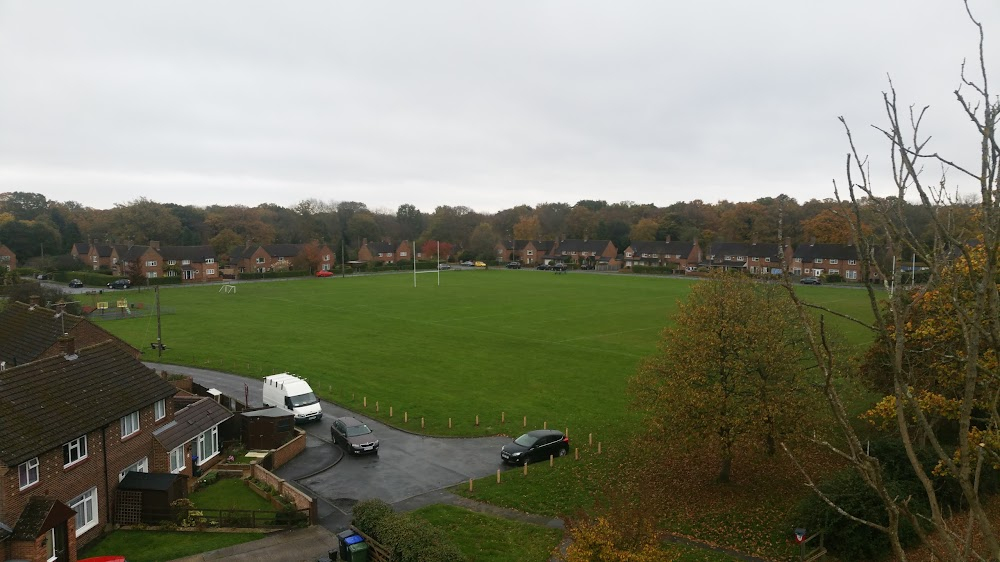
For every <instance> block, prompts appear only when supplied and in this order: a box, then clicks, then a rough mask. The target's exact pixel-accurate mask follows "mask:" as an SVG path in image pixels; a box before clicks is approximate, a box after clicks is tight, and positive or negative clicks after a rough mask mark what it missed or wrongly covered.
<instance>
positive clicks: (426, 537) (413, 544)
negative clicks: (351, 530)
mask: <svg viewBox="0 0 1000 562" xmlns="http://www.w3.org/2000/svg"><path fill="white" fill-rule="evenodd" d="M376 532H377V533H378V536H379V538H377V539H376V540H377V541H378V542H380V543H382V546H384V547H385V548H386V549H388V550H389V552H390V553H391V556H392V559H393V560H396V561H398V562H420V561H423V560H434V561H435V562H461V561H464V560H465V555H463V554H462V552H461V551H460V550H459V549H458V548H457V547H455V546H454V545H453V544H451V543H450V542H449V541H448V538H447V536H445V534H444V532H443V531H441V530H440V529H438V528H436V527H432V526H429V525H427V524H426V523H424V522H423V521H420V520H418V519H415V518H413V517H411V516H409V515H399V514H395V513H393V514H392V515H390V516H388V517H385V518H383V519H382V520H381V521H380V522H379V524H378V526H377V527H376Z"/></svg>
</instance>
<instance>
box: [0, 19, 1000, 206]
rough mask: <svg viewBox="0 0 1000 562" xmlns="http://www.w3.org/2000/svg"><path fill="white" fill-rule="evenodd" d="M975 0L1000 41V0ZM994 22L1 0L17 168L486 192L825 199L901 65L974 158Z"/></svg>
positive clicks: (76, 196)
mask: <svg viewBox="0 0 1000 562" xmlns="http://www.w3.org/2000/svg"><path fill="white" fill-rule="evenodd" d="M970 2H971V6H972V8H973V10H974V11H975V12H976V13H977V15H978V16H979V18H980V19H981V20H982V21H983V23H984V24H985V25H986V28H987V43H986V46H987V53H998V54H1000V48H998V47H997V46H998V45H1000V2H996V0H970ZM990 32H992V33H993V35H992V37H991V36H990V35H989V34H990ZM991 39H992V40H991ZM977 41H978V37H977V35H976V34H975V29H974V27H973V26H972V24H971V23H970V22H969V20H968V18H967V16H966V14H965V11H964V8H963V6H962V2H961V0H839V1H836V2H830V1H826V2H817V1H811V0H768V1H763V2H748V1H746V0H689V1H686V2H678V1H676V0H675V1H667V0H653V1H648V2H646V1H624V2H619V1H610V0H603V1H600V2H589V1H580V0H572V1H558V2H553V1H544V0H531V1H518V0H504V1H503V2H479V1H469V0H455V1H450V2H443V1H435V0H419V1H414V0H405V1H384V2H375V1H372V2H369V1H362V2H346V1H331V0H315V1H314V0H297V1H295V2H279V1H277V0H275V1H271V2H248V1H246V0H239V1H222V0H213V1H210V2H205V1H201V0H199V1H178V0H170V1H164V2H159V1H158V2H150V1H135V0H122V1H105V0H88V1H86V2H81V1H79V0H67V1H45V2H39V1H33V0H22V1H9V0H0V192H5V191H30V192H38V193H42V194H44V195H45V196H46V197H48V198H49V199H53V200H57V201H67V200H73V201H78V202H80V203H82V204H84V205H87V206H92V207H96V208H109V207H112V206H113V205H114V204H116V203H126V202H128V201H130V200H132V199H135V198H137V197H140V196H143V197H147V198H150V199H153V200H155V201H160V202H164V203H167V202H170V203H179V204H193V205H199V206H204V205H211V204H222V205H232V204H245V205H250V206H254V205H257V204H259V203H265V202H266V203H276V204H279V205H284V206H292V205H294V204H295V203H297V202H299V201H301V200H303V199H309V198H315V199H319V200H322V201H333V202H338V201H361V202H364V203H366V204H367V205H368V207H369V208H372V209H379V210H390V211H393V212H394V211H395V209H396V208H397V207H398V206H399V205H401V204H404V203H410V204H413V205H415V206H416V207H417V208H418V209H420V210H422V211H425V212H432V211H433V210H434V208H435V207H436V206H438V205H452V206H459V205H461V206H466V207H470V208H472V209H474V210H476V211H480V212H484V213H491V212H495V211H498V210H501V209H505V208H509V207H513V206H515V205H520V204H527V205H531V206H534V205H536V204H538V203H544V202H565V203H570V204H573V203H575V202H577V201H578V200H581V199H603V200H606V201H608V202H610V203H614V202H618V201H635V202H637V203H653V204H655V205H658V206H666V205H669V204H671V203H673V202H676V201H690V200H693V199H702V200H704V201H708V202H716V201H719V200H721V199H728V200H730V201H750V200H754V199H757V198H759V197H767V196H776V195H778V194H781V193H785V194H788V195H790V196H792V197H795V198H796V199H798V200H799V201H800V202H801V201H806V200H809V199H812V198H820V199H822V198H826V197H832V195H833V190H832V183H831V182H832V180H834V179H836V180H837V181H838V182H840V181H842V180H843V167H844V166H843V163H844V155H845V153H846V150H847V144H846V140H845V136H844V131H843V128H842V126H841V125H840V123H839V122H838V121H837V119H836V118H837V116H838V115H843V116H845V117H846V118H847V119H848V121H849V123H850V124H851V125H852V126H853V129H854V132H855V134H856V136H857V140H858V142H859V143H860V144H861V145H862V149H863V150H864V151H866V152H868V153H869V154H871V155H872V157H873V166H874V167H875V168H876V170H878V169H881V164H882V163H883V162H885V161H886V159H885V155H886V144H885V142H884V141H880V140H879V139H878V137H877V136H876V135H875V133H874V131H872V130H871V128H870V127H869V125H871V124H873V123H879V124H881V123H883V122H884V112H883V108H882V105H881V92H882V91H883V90H885V89H886V87H887V75H890V74H891V76H892V79H893V82H894V84H895V86H896V89H897V92H898V93H899V95H900V100H901V102H902V103H903V105H904V106H906V105H909V104H911V103H916V104H919V105H921V106H922V105H930V106H931V110H930V113H929V115H928V117H927V118H926V123H925V127H926V132H927V133H930V134H933V137H934V140H933V141H932V146H933V148H934V149H935V150H937V151H939V152H941V153H942V154H948V155H950V156H953V157H954V158H956V159H958V160H960V161H968V160H969V157H972V159H973V160H972V161H973V162H974V161H975V157H976V152H975V151H976V149H977V142H976V138H975V135H974V131H970V130H969V125H968V122H967V120H966V119H965V118H964V117H963V115H962V113H961V110H960V107H959V106H958V104H957V102H956V101H955V98H954V94H953V91H954V90H955V89H956V88H957V87H958V85H959V72H960V65H961V63H962V60H963V58H965V57H968V58H969V59H970V61H975V59H976V57H977V51H976V47H977ZM998 58H1000V57H998ZM997 66H998V67H1000V65H997ZM993 78H996V76H994V77H993ZM970 133H973V134H971V135H970ZM931 171H932V172H934V174H935V176H936V175H938V174H937V171H936V169H934V170H931ZM951 179H954V180H959V179H960V178H958V176H957V175H953V176H951ZM962 181H965V180H962ZM959 187H960V188H964V189H971V188H972V187H973V186H972V185H971V184H969V182H967V181H965V185H960V186H959ZM885 189H886V192H888V190H889V186H888V185H885Z"/></svg>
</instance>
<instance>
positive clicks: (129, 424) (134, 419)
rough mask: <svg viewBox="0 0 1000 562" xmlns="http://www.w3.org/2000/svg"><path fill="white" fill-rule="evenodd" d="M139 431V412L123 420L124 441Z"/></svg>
mask: <svg viewBox="0 0 1000 562" xmlns="http://www.w3.org/2000/svg"><path fill="white" fill-rule="evenodd" d="M136 431H139V412H138V411H135V412H132V413H131V414H129V415H127V416H125V417H124V418H122V439H125V438H126V437H128V436H129V435H132V434H133V433H135V432H136Z"/></svg>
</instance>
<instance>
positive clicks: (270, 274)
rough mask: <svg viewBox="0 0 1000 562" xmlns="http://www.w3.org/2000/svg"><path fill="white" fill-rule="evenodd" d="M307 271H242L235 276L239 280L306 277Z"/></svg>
mask: <svg viewBox="0 0 1000 562" xmlns="http://www.w3.org/2000/svg"><path fill="white" fill-rule="evenodd" d="M308 276H309V272H308V271H305V270H301V271H298V270H295V271H265V272H264V273H255V272H249V271H247V272H244V273H237V274H236V278H237V279H241V280H246V279H280V278H282V277H308Z"/></svg>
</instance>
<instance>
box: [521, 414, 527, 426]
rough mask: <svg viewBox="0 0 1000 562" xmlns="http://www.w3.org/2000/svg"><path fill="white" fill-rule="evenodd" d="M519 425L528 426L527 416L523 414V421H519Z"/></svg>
mask: <svg viewBox="0 0 1000 562" xmlns="http://www.w3.org/2000/svg"><path fill="white" fill-rule="evenodd" d="M521 425H522V426H524V427H528V416H524V421H523V422H521Z"/></svg>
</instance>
